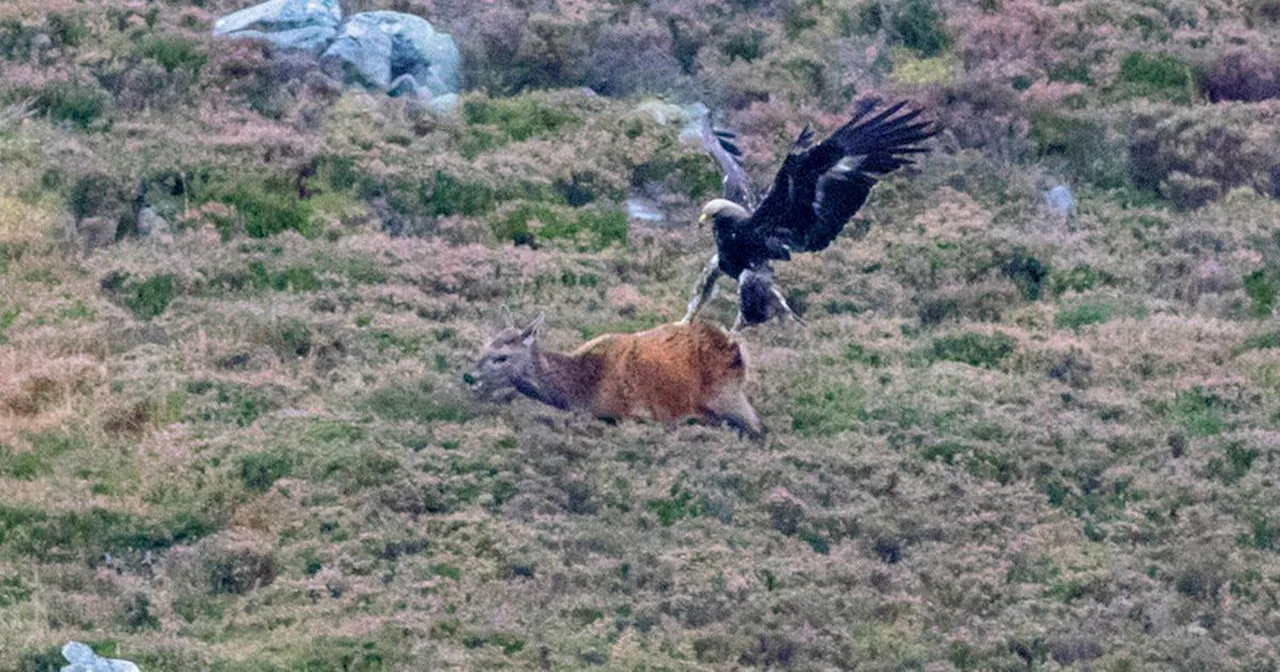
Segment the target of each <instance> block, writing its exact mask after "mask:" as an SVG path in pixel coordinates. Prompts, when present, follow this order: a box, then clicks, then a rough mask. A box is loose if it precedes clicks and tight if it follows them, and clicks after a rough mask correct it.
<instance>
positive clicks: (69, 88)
mask: <svg viewBox="0 0 1280 672" xmlns="http://www.w3.org/2000/svg"><path fill="white" fill-rule="evenodd" d="M110 105H111V97H110V96H109V95H107V92H106V91H103V90H102V88H101V87H99V86H96V85H93V84H86V83H83V82H59V83H50V84H48V85H46V86H45V87H44V88H43V89H42V90H41V91H40V92H39V94H38V95H37V96H36V103H35V106H36V111H37V112H39V113H41V114H47V115H48V116H49V118H50V119H52V120H53V121H55V122H58V123H67V124H70V125H72V126H74V127H75V128H78V129H80V130H82V131H87V130H89V129H90V128H91V127H94V126H95V122H97V121H98V120H99V119H101V118H102V117H103V116H104V115H105V114H106V112H107V109H108V108H109V107H110Z"/></svg>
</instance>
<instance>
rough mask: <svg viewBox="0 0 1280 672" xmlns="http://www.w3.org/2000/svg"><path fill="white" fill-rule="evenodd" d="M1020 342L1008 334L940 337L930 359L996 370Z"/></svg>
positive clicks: (969, 334)
mask: <svg viewBox="0 0 1280 672" xmlns="http://www.w3.org/2000/svg"><path fill="white" fill-rule="evenodd" d="M1017 344H1018V342H1017V341H1016V340H1014V338H1013V337H1012V336H1010V335H1008V334H1005V333H1003V332H999V331H997V332H995V333H992V334H983V333H978V332H968V333H964V334H958V335H955V336H939V337H938V338H936V339H934V341H933V344H932V346H930V349H929V353H928V355H929V358H930V359H931V360H934V361H938V360H945V361H952V362H961V363H963V364H968V365H969V366H980V367H984V368H994V367H996V366H998V365H999V364H1000V362H1002V361H1004V360H1005V358H1007V357H1008V356H1009V355H1011V354H1013V351H1014V350H1016V349H1017Z"/></svg>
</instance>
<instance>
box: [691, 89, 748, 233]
mask: <svg viewBox="0 0 1280 672" xmlns="http://www.w3.org/2000/svg"><path fill="white" fill-rule="evenodd" d="M735 137H737V136H735V135H734V134H733V133H730V132H729V131H724V130H717V129H716V128H715V127H714V126H712V124H711V113H710V112H708V113H707V116H706V117H704V118H703V120H702V146H703V148H704V149H706V150H707V152H708V153H710V154H711V156H713V157H714V158H715V160H716V163H718V164H720V172H722V173H724V197H725V198H727V199H729V200H731V201H733V202H734V203H737V204H739V205H742V206H743V207H745V208H746V209H747V210H748V211H751V210H752V209H754V208H755V207H756V194H755V190H754V189H753V188H752V186H751V178H749V177H747V172H746V171H745V170H743V169H742V164H740V163H738V157H740V156H742V150H740V149H738V146H737V145H736V144H734V142H733V140H734V138H735Z"/></svg>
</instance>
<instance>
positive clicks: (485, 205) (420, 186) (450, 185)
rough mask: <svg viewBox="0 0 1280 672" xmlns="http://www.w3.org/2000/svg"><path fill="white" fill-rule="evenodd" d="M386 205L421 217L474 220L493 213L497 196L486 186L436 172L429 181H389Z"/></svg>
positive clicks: (486, 184)
mask: <svg viewBox="0 0 1280 672" xmlns="http://www.w3.org/2000/svg"><path fill="white" fill-rule="evenodd" d="M386 197H387V202H388V203H389V204H390V205H391V207H392V208H394V209H395V210H396V211H397V212H402V213H405V214H409V215H418V216H423V217H448V216H451V215H465V216H468V217H475V216H477V215H483V214H486V213H488V212H490V211H492V210H493V208H494V206H495V205H496V203H497V201H498V198H497V193H496V191H495V190H494V188H493V187H492V186H490V185H489V184H488V183H487V182H484V181H481V180H476V179H471V178H466V177H458V176H455V175H453V174H451V173H449V172H446V171H444V170H437V171H435V173H434V174H433V175H432V177H431V178H430V179H429V180H421V181H415V180H410V179H407V178H402V179H399V180H395V181H393V183H392V184H391V186H390V188H389V189H388V190H387V193H386Z"/></svg>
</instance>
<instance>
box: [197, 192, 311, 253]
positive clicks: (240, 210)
mask: <svg viewBox="0 0 1280 672" xmlns="http://www.w3.org/2000/svg"><path fill="white" fill-rule="evenodd" d="M202 200H204V201H206V202H207V201H217V202H220V203H225V204H227V205H232V206H235V209H236V213H237V215H238V217H236V218H235V219H230V220H223V221H220V222H218V227H219V228H218V233H220V234H221V235H222V237H223V239H224V240H225V239H229V238H231V236H233V235H234V234H236V233H238V232H239V230H243V232H244V233H245V234H247V235H249V236H250V237H252V238H267V237H269V236H274V235H276V234H279V233H282V232H284V231H297V232H298V233H300V234H302V235H303V236H305V237H308V238H311V237H314V236H316V235H317V234H319V233H320V223H319V221H318V220H317V219H316V218H315V216H314V214H315V212H314V207H313V205H312V204H311V202H310V201H307V200H304V199H302V198H299V196H298V194H297V192H296V191H292V190H288V189H283V188H279V187H276V186H275V185H273V184H271V182H270V181H267V182H265V183H252V182H249V181H247V180H246V181H243V182H232V183H216V184H214V185H212V186H211V187H210V188H209V189H208V190H207V191H206V192H205V193H204V194H203V198H202Z"/></svg>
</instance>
